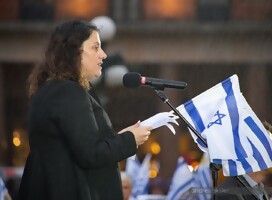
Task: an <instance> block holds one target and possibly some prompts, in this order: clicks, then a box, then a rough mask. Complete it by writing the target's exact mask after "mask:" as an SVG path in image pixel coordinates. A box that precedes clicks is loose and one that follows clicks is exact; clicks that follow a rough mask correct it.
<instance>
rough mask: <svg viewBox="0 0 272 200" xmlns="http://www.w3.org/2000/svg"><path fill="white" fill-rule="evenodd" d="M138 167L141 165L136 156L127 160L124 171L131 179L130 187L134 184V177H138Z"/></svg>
mask: <svg viewBox="0 0 272 200" xmlns="http://www.w3.org/2000/svg"><path fill="white" fill-rule="evenodd" d="M140 167H141V163H140V162H139V160H138V159H137V157H136V156H132V157H129V158H128V159H127V161H126V169H125V171H126V172H127V173H128V174H129V175H130V177H131V179H132V185H134V184H135V181H136V177H137V176H138V172H139V170H140Z"/></svg>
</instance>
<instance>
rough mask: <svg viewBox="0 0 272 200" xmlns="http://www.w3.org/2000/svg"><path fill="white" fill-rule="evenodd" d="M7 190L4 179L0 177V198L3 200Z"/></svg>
mask: <svg viewBox="0 0 272 200" xmlns="http://www.w3.org/2000/svg"><path fill="white" fill-rule="evenodd" d="M7 192H8V190H7V188H6V186H5V184H4V181H3V180H2V178H1V177H0V200H4V197H5V194H6V193H7Z"/></svg>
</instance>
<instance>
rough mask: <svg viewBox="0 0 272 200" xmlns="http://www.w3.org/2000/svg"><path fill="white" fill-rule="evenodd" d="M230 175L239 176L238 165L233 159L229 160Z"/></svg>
mask: <svg viewBox="0 0 272 200" xmlns="http://www.w3.org/2000/svg"><path fill="white" fill-rule="evenodd" d="M228 164H229V174H230V176H237V174H238V173H237V165H236V163H235V162H234V161H233V160H228Z"/></svg>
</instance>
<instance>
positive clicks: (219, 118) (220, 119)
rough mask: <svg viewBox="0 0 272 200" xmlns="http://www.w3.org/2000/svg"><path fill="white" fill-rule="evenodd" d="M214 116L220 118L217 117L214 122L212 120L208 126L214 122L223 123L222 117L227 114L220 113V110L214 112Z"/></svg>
mask: <svg viewBox="0 0 272 200" xmlns="http://www.w3.org/2000/svg"><path fill="white" fill-rule="evenodd" d="M214 116H215V117H216V116H217V117H218V119H216V120H215V121H214V122H210V123H209V124H208V127H207V128H210V127H211V126H212V125H214V124H218V125H222V118H224V117H225V116H226V115H225V114H221V113H219V110H218V111H217V112H216V113H215V114H214Z"/></svg>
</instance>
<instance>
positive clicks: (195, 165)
mask: <svg viewBox="0 0 272 200" xmlns="http://www.w3.org/2000/svg"><path fill="white" fill-rule="evenodd" d="M198 164H199V163H198V162H197V161H193V162H192V163H191V166H192V167H193V168H194V169H196V168H197V167H198Z"/></svg>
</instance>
